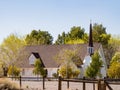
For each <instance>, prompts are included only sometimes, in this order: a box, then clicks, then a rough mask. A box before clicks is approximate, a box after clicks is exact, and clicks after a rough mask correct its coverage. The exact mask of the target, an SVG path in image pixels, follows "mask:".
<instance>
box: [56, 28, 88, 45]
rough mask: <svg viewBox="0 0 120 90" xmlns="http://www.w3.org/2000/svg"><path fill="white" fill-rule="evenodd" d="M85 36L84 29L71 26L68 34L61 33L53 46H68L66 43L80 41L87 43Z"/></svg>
mask: <svg viewBox="0 0 120 90" xmlns="http://www.w3.org/2000/svg"><path fill="white" fill-rule="evenodd" d="M87 38H88V36H87V34H86V33H85V31H84V28H81V27H76V26H73V27H72V28H71V30H70V32H68V33H65V32H63V33H62V35H60V34H59V35H58V39H57V40H56V42H55V44H68V43H70V44H71V43H74V41H75V43H76V42H77V41H78V43H80V42H79V41H80V40H81V41H82V43H83V42H87Z"/></svg>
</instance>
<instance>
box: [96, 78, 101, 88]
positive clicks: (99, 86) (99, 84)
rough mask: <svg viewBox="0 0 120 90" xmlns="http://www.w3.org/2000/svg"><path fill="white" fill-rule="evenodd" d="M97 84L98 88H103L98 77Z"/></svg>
mask: <svg viewBox="0 0 120 90" xmlns="http://www.w3.org/2000/svg"><path fill="white" fill-rule="evenodd" d="M97 86H98V87H97V90H101V80H100V79H98V85H97Z"/></svg>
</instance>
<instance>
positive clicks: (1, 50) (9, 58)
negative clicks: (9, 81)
mask: <svg viewBox="0 0 120 90" xmlns="http://www.w3.org/2000/svg"><path fill="white" fill-rule="evenodd" d="M24 46H25V42H24V39H23V38H21V37H18V36H17V35H15V34H11V35H9V36H8V37H7V38H5V39H4V41H3V43H2V44H1V46H0V61H1V62H2V66H3V67H9V66H11V65H16V64H17V63H19V62H20V61H19V60H18V56H20V51H21V50H22V48H23V47H24ZM21 55H22V54H21Z"/></svg>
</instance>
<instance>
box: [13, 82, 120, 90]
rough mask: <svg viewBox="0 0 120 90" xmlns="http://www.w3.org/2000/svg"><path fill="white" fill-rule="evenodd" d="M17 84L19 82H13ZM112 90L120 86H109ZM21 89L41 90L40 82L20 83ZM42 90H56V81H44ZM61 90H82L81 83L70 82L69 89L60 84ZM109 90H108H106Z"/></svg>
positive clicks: (119, 88)
mask: <svg viewBox="0 0 120 90" xmlns="http://www.w3.org/2000/svg"><path fill="white" fill-rule="evenodd" d="M13 82H15V83H17V84H19V81H13ZM111 86H112V88H113V90H120V85H111ZM22 88H24V90H43V83H42V81H39V82H37V81H22ZM44 90H58V82H57V81H46V82H45V89H44ZM62 90H83V89H82V83H75V82H70V88H69V89H67V83H66V82H62ZM86 90H93V84H90V83H89V84H88V83H87V84H86ZM95 90H97V85H95ZM107 90H109V89H107Z"/></svg>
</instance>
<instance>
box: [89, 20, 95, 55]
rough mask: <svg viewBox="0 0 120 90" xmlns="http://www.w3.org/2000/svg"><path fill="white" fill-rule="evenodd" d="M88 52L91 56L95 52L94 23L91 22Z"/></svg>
mask: <svg viewBox="0 0 120 90" xmlns="http://www.w3.org/2000/svg"><path fill="white" fill-rule="evenodd" d="M87 51H88V54H89V55H90V56H91V55H93V53H94V49H93V39H92V24H91V22H90V31H89V44H88V47H87Z"/></svg>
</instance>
